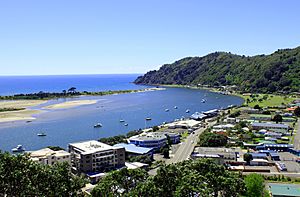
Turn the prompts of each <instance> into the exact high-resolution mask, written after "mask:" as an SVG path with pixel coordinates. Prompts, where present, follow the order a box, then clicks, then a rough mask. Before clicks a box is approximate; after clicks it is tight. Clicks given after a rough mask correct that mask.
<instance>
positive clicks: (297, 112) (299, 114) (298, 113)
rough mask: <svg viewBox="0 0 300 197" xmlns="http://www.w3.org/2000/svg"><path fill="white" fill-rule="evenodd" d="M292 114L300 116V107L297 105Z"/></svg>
mask: <svg viewBox="0 0 300 197" xmlns="http://www.w3.org/2000/svg"><path fill="white" fill-rule="evenodd" d="M294 114H295V116H298V117H299V116H300V107H297V108H296V109H295V110H294Z"/></svg>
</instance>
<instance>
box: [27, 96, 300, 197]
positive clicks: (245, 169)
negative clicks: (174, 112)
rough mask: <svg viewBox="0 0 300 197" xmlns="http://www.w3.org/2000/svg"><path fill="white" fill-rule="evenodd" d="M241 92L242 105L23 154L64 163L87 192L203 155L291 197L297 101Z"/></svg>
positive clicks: (298, 148)
mask: <svg viewBox="0 0 300 197" xmlns="http://www.w3.org/2000/svg"><path fill="white" fill-rule="evenodd" d="M243 96H244V97H249V98H246V99H245V103H244V104H243V105H242V106H228V108H226V109H219V110H218V109H213V110H209V111H206V112H201V113H200V112H195V113H194V114H192V115H191V116H190V117H189V118H182V119H177V120H175V121H173V122H170V123H163V124H162V125H159V126H154V127H152V128H146V129H144V130H138V131H132V132H129V133H128V134H127V135H126V136H125V135H121V136H114V137H109V138H102V139H99V140H90V141H82V142H74V143H70V144H69V145H68V150H63V149H61V148H59V147H48V148H44V149H41V150H36V151H30V152H28V154H29V155H30V158H31V160H33V161H36V162H39V163H41V164H46V165H55V164H56V163H58V162H66V163H68V165H69V166H70V167H71V170H72V173H74V174H77V175H84V176H85V177H86V178H88V179H89V182H90V183H89V184H87V185H86V187H85V188H83V191H84V192H85V193H86V194H87V195H89V194H90V192H91V191H92V189H93V188H94V187H95V186H97V183H98V182H101V179H102V178H103V177H105V176H106V175H107V174H108V173H110V172H111V171H114V170H120V169H123V168H127V169H138V168H141V169H144V170H146V171H148V174H149V175H155V174H156V173H157V169H158V168H159V167H160V166H162V165H164V164H174V163H178V162H183V161H186V160H196V159H201V158H202V159H203V158H205V159H207V158H209V159H211V160H213V161H214V162H215V163H217V164H220V165H223V166H225V167H226V169H227V170H228V171H233V172H240V173H242V174H243V175H247V174H251V173H258V174H261V175H262V176H263V177H264V178H265V180H269V181H270V183H267V184H268V185H269V189H270V194H272V195H273V196H278V195H276V192H278V191H279V190H280V191H281V192H282V190H284V189H283V187H284V188H294V189H293V190H292V189H291V190H289V189H285V190H284V191H283V192H284V193H285V195H284V196H293V195H294V194H291V195H289V193H290V192H291V191H293V192H294V190H295V191H296V190H297V188H299V185H298V186H296V185H294V184H293V183H295V182H298V183H299V182H300V178H299V177H300V165H299V162H300V124H299V119H298V117H299V116H300V112H299V111H300V100H299V99H297V96H295V97H292V98H289V99H287V100H285V102H287V103H281V104H280V105H278V106H263V105H264V103H266V102H267V101H268V100H272V95H267V96H266V95H264V97H265V98H264V101H263V100H260V101H257V100H258V99H256V98H257V97H259V95H255V94H254V95H252V94H243ZM268 97H269V98H268ZM285 99H286V98H285ZM290 101H291V102H290ZM253 102H254V103H253ZM257 103H258V104H257ZM260 103H261V105H262V106H260V105H259V104H260ZM251 106H253V107H251ZM276 180H280V183H276ZM282 182H287V183H286V184H282ZM295 188H296V189H295ZM297 191H298V193H300V192H299V189H298V190H297ZM297 195H300V194H297Z"/></svg>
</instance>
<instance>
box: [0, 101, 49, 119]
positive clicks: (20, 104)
mask: <svg viewBox="0 0 300 197" xmlns="http://www.w3.org/2000/svg"><path fill="white" fill-rule="evenodd" d="M46 102H47V101H42V100H18V101H0V108H25V109H24V110H19V111H6V112H0V122H11V121H18V120H34V119H35V118H34V117H32V115H34V114H38V113H40V112H41V110H31V109H28V108H29V107H33V106H37V105H40V104H43V103H46Z"/></svg>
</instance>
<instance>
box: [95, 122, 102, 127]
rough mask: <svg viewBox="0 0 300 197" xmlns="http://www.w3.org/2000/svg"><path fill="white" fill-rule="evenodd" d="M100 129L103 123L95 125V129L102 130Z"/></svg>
mask: <svg viewBox="0 0 300 197" xmlns="http://www.w3.org/2000/svg"><path fill="white" fill-rule="evenodd" d="M100 127H102V124H101V123H97V124H95V125H94V128H100Z"/></svg>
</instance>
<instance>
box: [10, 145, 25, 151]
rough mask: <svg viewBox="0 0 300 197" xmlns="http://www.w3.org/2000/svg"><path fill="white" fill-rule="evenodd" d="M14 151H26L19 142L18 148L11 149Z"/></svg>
mask: <svg viewBox="0 0 300 197" xmlns="http://www.w3.org/2000/svg"><path fill="white" fill-rule="evenodd" d="M11 151H12V152H24V151H25V148H23V146H22V145H21V144H19V145H18V146H17V147H16V148H13V149H11Z"/></svg>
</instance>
